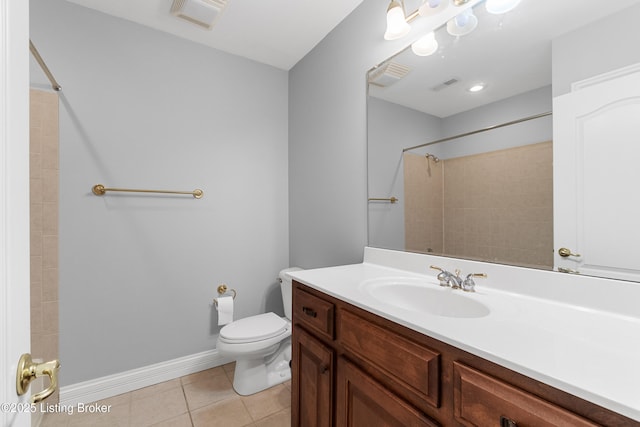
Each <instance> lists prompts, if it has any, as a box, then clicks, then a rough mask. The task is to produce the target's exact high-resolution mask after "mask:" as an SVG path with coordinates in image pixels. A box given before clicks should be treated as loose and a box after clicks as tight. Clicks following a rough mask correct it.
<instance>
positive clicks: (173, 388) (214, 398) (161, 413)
mask: <svg viewBox="0 0 640 427" xmlns="http://www.w3.org/2000/svg"><path fill="white" fill-rule="evenodd" d="M233 369H234V364H233V363H230V364H228V365H224V366H219V367H217V368H213V369H209V370H206V371H202V372H198V373H195V374H192V375H187V376H184V377H181V378H176V379H174V380H171V381H167V382H164V383H160V384H156V385H154V386H150V387H146V388H143V389H140V390H134V391H132V392H129V393H125V394H121V395H118V396H114V397H111V398H109V399H106V400H103V401H100V402H99V403H100V404H105V405H111V409H110V411H109V412H107V413H104V414H88V413H80V414H78V413H77V412H74V413H73V414H71V415H69V414H67V413H48V414H44V416H43V419H42V423H41V424H40V426H41V427H88V426H91V427H94V426H95V427H102V426H104V427H145V426H154V427H204V426H207V427H216V426H224V427H245V426H246V427H286V426H290V425H291V382H290V381H288V382H286V383H284V384H280V385H277V386H275V387H272V388H270V389H267V390H265V391H262V392H260V393H256V394H254V395H251V396H240V395H238V394H236V392H235V391H234V390H233V388H232V385H231V384H232V381H233Z"/></svg>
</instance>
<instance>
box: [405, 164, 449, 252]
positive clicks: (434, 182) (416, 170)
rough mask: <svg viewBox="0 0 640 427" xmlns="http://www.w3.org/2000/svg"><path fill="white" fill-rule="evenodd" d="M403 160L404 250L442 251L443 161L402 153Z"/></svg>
mask: <svg viewBox="0 0 640 427" xmlns="http://www.w3.org/2000/svg"><path fill="white" fill-rule="evenodd" d="M403 161H404V192H405V198H404V199H405V201H404V211H405V227H404V230H405V246H406V249H407V250H409V251H415V252H425V253H428V252H434V253H442V252H443V250H444V246H443V244H444V240H443V239H444V236H443V232H444V229H443V218H442V213H443V211H442V200H443V197H444V195H443V182H442V178H443V170H442V165H443V164H444V163H443V162H438V163H436V162H434V161H433V160H430V159H427V158H426V157H425V156H418V155H415V154H410V153H406V154H404V156H403Z"/></svg>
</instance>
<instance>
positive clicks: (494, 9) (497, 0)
mask: <svg viewBox="0 0 640 427" xmlns="http://www.w3.org/2000/svg"><path fill="white" fill-rule="evenodd" d="M518 4H520V0H487V2H486V3H485V7H486V8H487V12H489V13H492V14H494V15H500V14H503V13H507V12H509V11H511V10H513V9H515V8H516V6H518Z"/></svg>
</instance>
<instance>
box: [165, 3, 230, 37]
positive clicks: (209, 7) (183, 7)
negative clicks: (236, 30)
mask: <svg viewBox="0 0 640 427" xmlns="http://www.w3.org/2000/svg"><path fill="white" fill-rule="evenodd" d="M226 6H227V0H173V5H172V6H171V14H172V15H173V16H177V17H178V18H182V19H185V20H187V21H189V22H191V23H192V24H196V25H198V26H199V27H201V28H205V29H207V30H210V29H211V28H213V24H214V23H215V21H216V19H217V18H218V16H220V14H221V13H222V11H223V10H224V8H225V7H226Z"/></svg>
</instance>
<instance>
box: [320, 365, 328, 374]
mask: <svg viewBox="0 0 640 427" xmlns="http://www.w3.org/2000/svg"><path fill="white" fill-rule="evenodd" d="M328 370H329V367H328V366H327V365H322V366H320V373H321V374H324V373H325V372H327V371H328Z"/></svg>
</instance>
